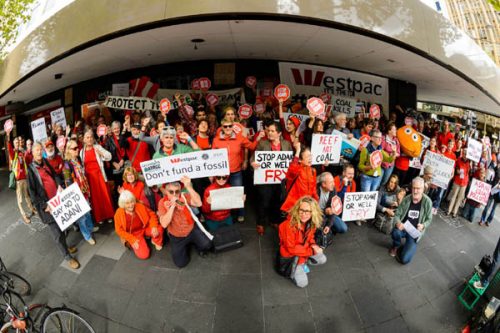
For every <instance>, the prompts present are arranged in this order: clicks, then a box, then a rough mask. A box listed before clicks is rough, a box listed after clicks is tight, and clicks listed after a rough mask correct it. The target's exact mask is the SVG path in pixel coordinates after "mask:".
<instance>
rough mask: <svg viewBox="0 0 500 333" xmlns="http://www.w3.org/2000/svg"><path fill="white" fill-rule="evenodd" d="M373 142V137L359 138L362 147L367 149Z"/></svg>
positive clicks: (366, 135) (363, 136) (365, 135)
mask: <svg viewBox="0 0 500 333" xmlns="http://www.w3.org/2000/svg"><path fill="white" fill-rule="evenodd" d="M370 141H371V137H370V136H369V135H368V134H364V135H362V136H361V137H360V138H359V144H360V146H362V147H364V148H366V147H367V146H368V144H369V143H370Z"/></svg>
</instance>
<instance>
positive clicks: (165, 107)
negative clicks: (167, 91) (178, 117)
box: [160, 98, 171, 113]
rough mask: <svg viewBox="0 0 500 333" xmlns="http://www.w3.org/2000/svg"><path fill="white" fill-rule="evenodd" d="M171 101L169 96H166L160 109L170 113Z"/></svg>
mask: <svg viewBox="0 0 500 333" xmlns="http://www.w3.org/2000/svg"><path fill="white" fill-rule="evenodd" d="M170 105H171V103H170V101H169V100H168V98H164V99H162V100H161V101H160V111H161V112H165V113H168V111H170Z"/></svg>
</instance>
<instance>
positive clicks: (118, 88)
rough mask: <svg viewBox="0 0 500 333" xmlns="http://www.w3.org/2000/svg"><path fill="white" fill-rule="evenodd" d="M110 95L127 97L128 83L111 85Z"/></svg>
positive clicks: (128, 92)
mask: <svg viewBox="0 0 500 333" xmlns="http://www.w3.org/2000/svg"><path fill="white" fill-rule="evenodd" d="M111 94H112V95H113V96H124V97H128V96H129V94H130V91H129V84H128V83H113V84H112V85H111Z"/></svg>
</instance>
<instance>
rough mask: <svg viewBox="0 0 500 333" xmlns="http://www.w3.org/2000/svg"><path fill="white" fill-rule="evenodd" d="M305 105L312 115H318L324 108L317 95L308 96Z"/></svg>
mask: <svg viewBox="0 0 500 333" xmlns="http://www.w3.org/2000/svg"><path fill="white" fill-rule="evenodd" d="M306 106H307V109H308V110H309V112H311V114H312V115H313V116H318V115H319V114H321V113H322V112H323V111H324V110H325V103H324V102H323V101H322V100H321V98H318V97H311V98H309V99H308V100H307V105H306Z"/></svg>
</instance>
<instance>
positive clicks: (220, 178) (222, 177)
mask: <svg viewBox="0 0 500 333" xmlns="http://www.w3.org/2000/svg"><path fill="white" fill-rule="evenodd" d="M227 178H228V176H215V179H217V180H226V179H227Z"/></svg>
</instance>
